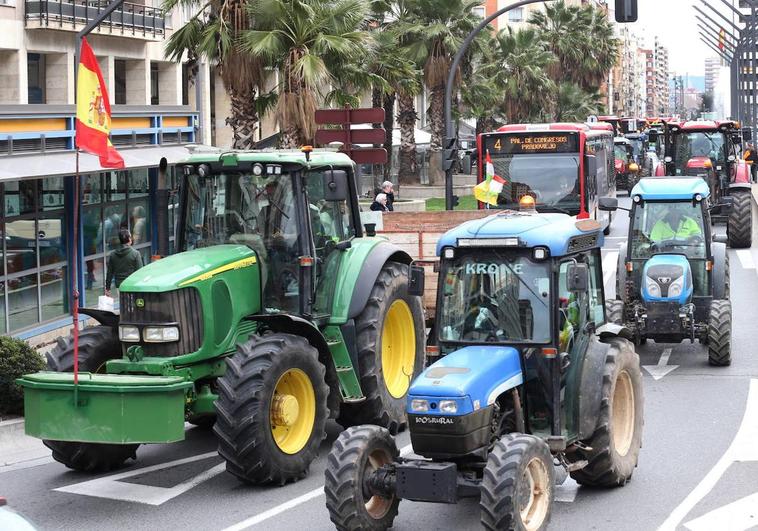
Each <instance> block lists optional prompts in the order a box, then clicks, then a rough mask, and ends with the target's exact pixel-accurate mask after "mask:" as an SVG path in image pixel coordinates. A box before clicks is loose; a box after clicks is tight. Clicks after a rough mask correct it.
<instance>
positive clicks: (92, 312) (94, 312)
mask: <svg viewBox="0 0 758 531" xmlns="http://www.w3.org/2000/svg"><path fill="white" fill-rule="evenodd" d="M79 313H80V314H82V315H86V316H88V317H92V318H93V319H94V320H95V321H97V322H98V323H100V324H101V325H103V326H107V327H109V328H118V321H119V315H118V314H117V313H116V312H109V311H108V310H98V309H97V308H79Z"/></svg>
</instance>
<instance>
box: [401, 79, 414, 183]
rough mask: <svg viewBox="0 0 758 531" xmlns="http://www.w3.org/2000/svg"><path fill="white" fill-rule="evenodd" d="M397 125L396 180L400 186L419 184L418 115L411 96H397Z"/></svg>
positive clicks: (402, 94)
mask: <svg viewBox="0 0 758 531" xmlns="http://www.w3.org/2000/svg"><path fill="white" fill-rule="evenodd" d="M397 107H398V114H397V123H398V125H399V126H400V164H399V169H398V175H397V179H398V182H399V183H400V184H401V185H402V184H419V178H418V177H419V176H418V165H417V164H416V121H417V120H418V115H417V114H416V108H415V106H414V104H413V96H411V95H409V94H404V93H402V92H401V93H398V95H397Z"/></svg>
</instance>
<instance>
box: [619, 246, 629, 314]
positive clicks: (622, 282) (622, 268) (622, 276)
mask: <svg viewBox="0 0 758 531" xmlns="http://www.w3.org/2000/svg"><path fill="white" fill-rule="evenodd" d="M626 250H627V244H622V245H620V246H619V257H618V263H617V267H616V298H617V299H619V300H622V301H624V302H626V293H625V292H626V277H627V274H626V258H627V252H626Z"/></svg>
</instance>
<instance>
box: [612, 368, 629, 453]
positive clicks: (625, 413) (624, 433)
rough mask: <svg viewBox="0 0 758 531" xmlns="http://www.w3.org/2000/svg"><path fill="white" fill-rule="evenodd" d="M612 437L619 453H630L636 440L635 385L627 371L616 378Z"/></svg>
mask: <svg viewBox="0 0 758 531" xmlns="http://www.w3.org/2000/svg"><path fill="white" fill-rule="evenodd" d="M611 414H612V415H613V418H612V419H611V438H612V440H613V446H614V448H616V451H617V452H618V454H619V455H621V456H624V455H626V454H628V453H629V449H630V448H631V447H632V441H633V440H634V418H635V411H634V386H633V385H632V378H631V377H630V376H629V373H628V372H626V371H623V372H621V373H620V374H619V375H618V378H616V388H615V389H614V391H613V405H612V406H611Z"/></svg>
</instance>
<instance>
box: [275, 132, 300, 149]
mask: <svg viewBox="0 0 758 531" xmlns="http://www.w3.org/2000/svg"><path fill="white" fill-rule="evenodd" d="M300 146H301V142H300V132H299V131H298V130H297V128H288V129H283V130H282V132H281V134H280V135H279V147H280V148H281V149H298V148H300Z"/></svg>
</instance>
